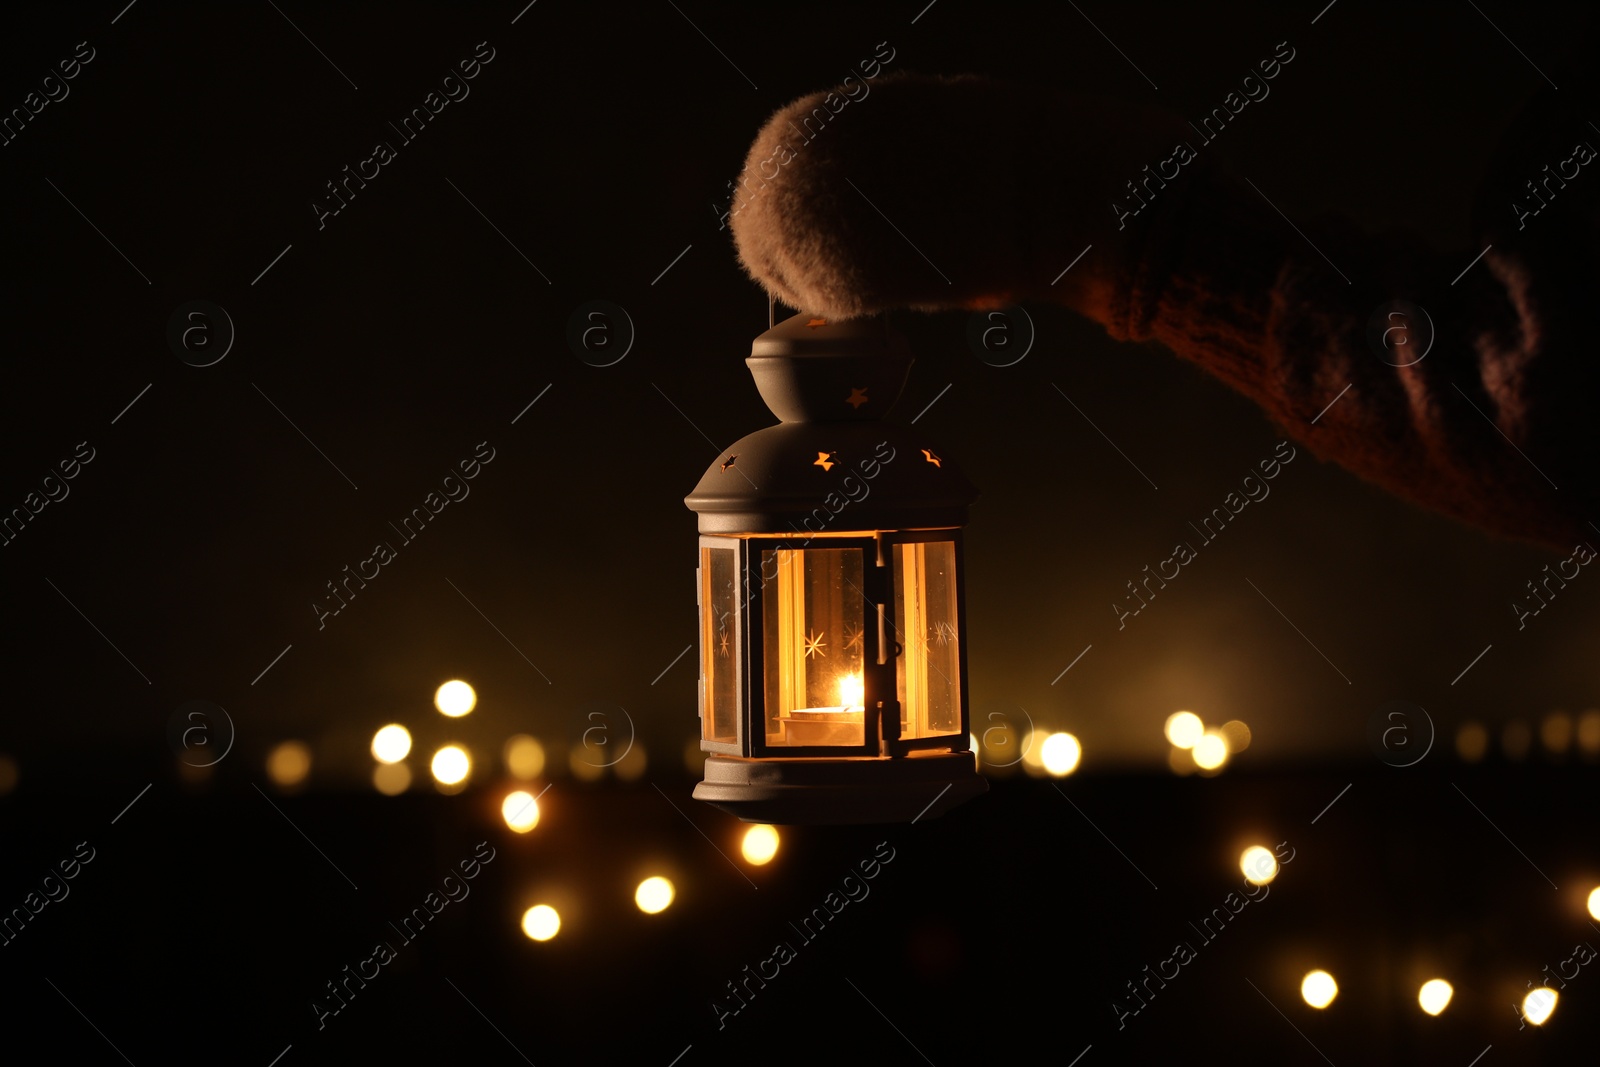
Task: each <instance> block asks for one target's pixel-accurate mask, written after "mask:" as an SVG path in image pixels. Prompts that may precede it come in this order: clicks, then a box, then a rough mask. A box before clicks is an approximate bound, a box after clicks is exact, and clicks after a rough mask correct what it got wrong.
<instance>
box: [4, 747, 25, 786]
mask: <svg viewBox="0 0 1600 1067" xmlns="http://www.w3.org/2000/svg"><path fill="white" fill-rule="evenodd" d="M21 777H22V773H21V768H20V767H18V766H17V760H16V757H15V756H12V755H10V754H9V753H5V752H0V797H3V796H5V795H6V794H7V793H9V792H11V791H12V790H13V789H15V788H17V782H18V780H19V779H20V778H21Z"/></svg>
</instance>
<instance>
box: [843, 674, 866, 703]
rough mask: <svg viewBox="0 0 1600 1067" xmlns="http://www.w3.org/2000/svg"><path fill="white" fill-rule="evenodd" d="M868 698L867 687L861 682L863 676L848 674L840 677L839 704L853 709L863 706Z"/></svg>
mask: <svg viewBox="0 0 1600 1067" xmlns="http://www.w3.org/2000/svg"><path fill="white" fill-rule="evenodd" d="M865 700H866V696H865V689H864V687H863V686H862V684H861V676H860V675H856V674H847V675H845V676H844V677H843V678H840V679H839V705H840V706H841V707H845V708H850V709H852V710H854V709H856V708H859V707H861V706H862V703H863V701H865Z"/></svg>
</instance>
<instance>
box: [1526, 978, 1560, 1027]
mask: <svg viewBox="0 0 1600 1067" xmlns="http://www.w3.org/2000/svg"><path fill="white" fill-rule="evenodd" d="M1556 999H1557V997H1556V991H1555V990H1554V989H1551V988H1550V987H1549V986H1540V987H1539V988H1538V989H1532V990H1529V991H1528V995H1527V996H1525V997H1523V998H1522V1017H1523V1018H1524V1019H1526V1020H1527V1021H1528V1022H1530V1023H1532V1024H1533V1025H1534V1026H1543V1025H1544V1024H1545V1022H1546V1020H1548V1019H1549V1018H1550V1015H1551V1013H1553V1012H1554V1011H1555V1010H1556Z"/></svg>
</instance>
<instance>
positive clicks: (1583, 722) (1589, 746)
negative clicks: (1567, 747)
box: [1575, 708, 1600, 757]
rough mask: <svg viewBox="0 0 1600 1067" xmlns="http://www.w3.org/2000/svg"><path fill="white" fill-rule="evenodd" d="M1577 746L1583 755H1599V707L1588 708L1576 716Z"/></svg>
mask: <svg viewBox="0 0 1600 1067" xmlns="http://www.w3.org/2000/svg"><path fill="white" fill-rule="evenodd" d="M1575 732H1576V733H1577V735H1578V747H1579V748H1580V749H1582V750H1583V754H1584V755H1585V756H1590V757H1593V756H1600V709H1597V708H1590V709H1589V710H1588V711H1586V712H1584V713H1583V714H1582V715H1579V716H1578V726H1577V730H1576V731H1575Z"/></svg>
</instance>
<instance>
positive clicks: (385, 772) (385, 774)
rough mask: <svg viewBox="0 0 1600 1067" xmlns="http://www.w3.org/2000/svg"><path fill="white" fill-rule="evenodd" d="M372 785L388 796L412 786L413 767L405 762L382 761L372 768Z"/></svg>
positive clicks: (398, 793) (402, 791)
mask: <svg viewBox="0 0 1600 1067" xmlns="http://www.w3.org/2000/svg"><path fill="white" fill-rule="evenodd" d="M372 787H373V788H374V789H376V790H377V791H378V792H380V793H382V794H383V795H384V796H386V797H397V796H399V795H400V794H401V793H404V792H405V791H406V790H407V789H410V788H411V768H410V767H407V766H406V765H405V764H404V763H380V764H378V765H377V766H376V767H374V768H372Z"/></svg>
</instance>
